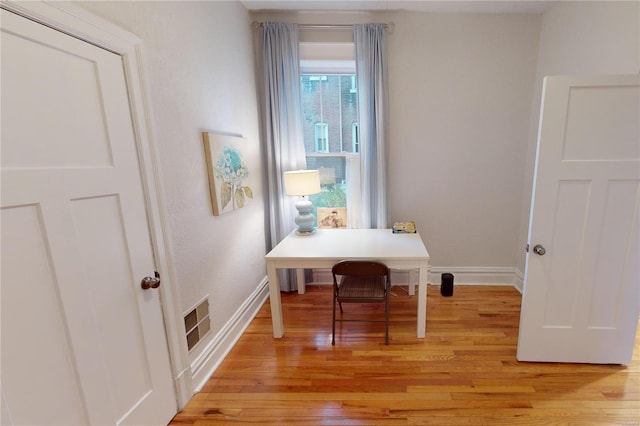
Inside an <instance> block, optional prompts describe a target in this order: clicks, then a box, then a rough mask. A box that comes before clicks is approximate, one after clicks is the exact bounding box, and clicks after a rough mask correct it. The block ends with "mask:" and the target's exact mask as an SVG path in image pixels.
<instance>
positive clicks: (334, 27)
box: [253, 22, 395, 33]
mask: <svg viewBox="0 0 640 426" xmlns="http://www.w3.org/2000/svg"><path fill="white" fill-rule="evenodd" d="M354 25H355V24H298V27H299V28H300V29H304V30H316V29H318V30H338V29H347V28H353V26H354ZM383 25H384V27H385V29H386V30H387V31H389V32H390V33H393V30H394V28H395V24H394V23H393V22H389V23H384V24H383ZM253 27H254V28H262V22H253Z"/></svg>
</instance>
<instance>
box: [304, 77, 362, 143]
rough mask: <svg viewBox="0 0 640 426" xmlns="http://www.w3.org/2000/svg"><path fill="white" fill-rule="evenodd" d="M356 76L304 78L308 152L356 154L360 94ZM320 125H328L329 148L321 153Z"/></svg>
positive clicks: (305, 126) (305, 135)
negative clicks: (356, 126) (356, 84)
mask: <svg viewBox="0 0 640 426" xmlns="http://www.w3.org/2000/svg"><path fill="white" fill-rule="evenodd" d="M352 77H353V75H308V74H303V75H302V76H301V79H300V80H301V87H302V112H303V117H304V122H303V126H304V127H303V130H304V141H305V149H306V151H307V153H312V152H354V150H353V147H354V145H355V143H354V142H355V141H354V140H353V137H354V133H353V129H352V126H353V123H354V122H356V121H357V113H358V109H357V93H356V91H355V87H354V81H355V80H354V79H353V78H352ZM318 125H323V126H326V127H327V129H326V130H325V131H326V132H327V133H326V139H327V140H328V146H327V147H326V149H324V150H320V149H319V147H322V144H318V143H316V142H317V141H318V140H319V130H318Z"/></svg>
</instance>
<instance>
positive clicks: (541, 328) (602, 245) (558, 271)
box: [518, 75, 640, 364]
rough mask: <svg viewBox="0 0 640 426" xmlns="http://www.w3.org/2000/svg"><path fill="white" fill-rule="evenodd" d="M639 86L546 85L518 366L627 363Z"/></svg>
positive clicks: (591, 81)
mask: <svg viewBox="0 0 640 426" xmlns="http://www.w3.org/2000/svg"><path fill="white" fill-rule="evenodd" d="M639 201H640V77H639V76H637V75H630V76H563V77H547V78H546V79H545V85H544V92H543V106H542V113H541V123H540V135H539V141H538V154H537V159H536V174H535V178H534V194H533V200H532V208H531V218H530V226H529V245H530V247H534V246H536V245H538V244H539V245H542V246H544V247H545V248H546V253H545V254H544V255H539V254H535V253H534V252H533V251H531V252H530V253H529V254H528V255H527V265H526V271H525V288H524V293H523V302H522V312H521V321H520V337H519V340H518V359H519V360H523V361H558V362H589V363H607V364H608V363H628V362H629V361H630V360H631V356H632V352H633V345H634V340H635V335H636V328H637V324H638V315H639V314H640V264H639V260H638V259H639V258H640V256H639V254H640V250H639V244H640V242H639V238H638V234H639V233H640V226H639V221H640V216H639V214H638V209H639V207H638V206H639V204H640V202H639Z"/></svg>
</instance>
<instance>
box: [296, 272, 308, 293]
mask: <svg viewBox="0 0 640 426" xmlns="http://www.w3.org/2000/svg"><path fill="white" fill-rule="evenodd" d="M296 279H297V280H298V294H304V292H305V291H306V290H307V289H306V284H305V283H304V269H303V268H298V269H296Z"/></svg>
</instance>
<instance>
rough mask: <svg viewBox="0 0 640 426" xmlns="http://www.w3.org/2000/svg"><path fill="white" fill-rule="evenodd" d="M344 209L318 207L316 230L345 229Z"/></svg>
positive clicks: (345, 209)
mask: <svg viewBox="0 0 640 426" xmlns="http://www.w3.org/2000/svg"><path fill="white" fill-rule="evenodd" d="M346 227H347V208H346V207H318V228H346Z"/></svg>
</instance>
